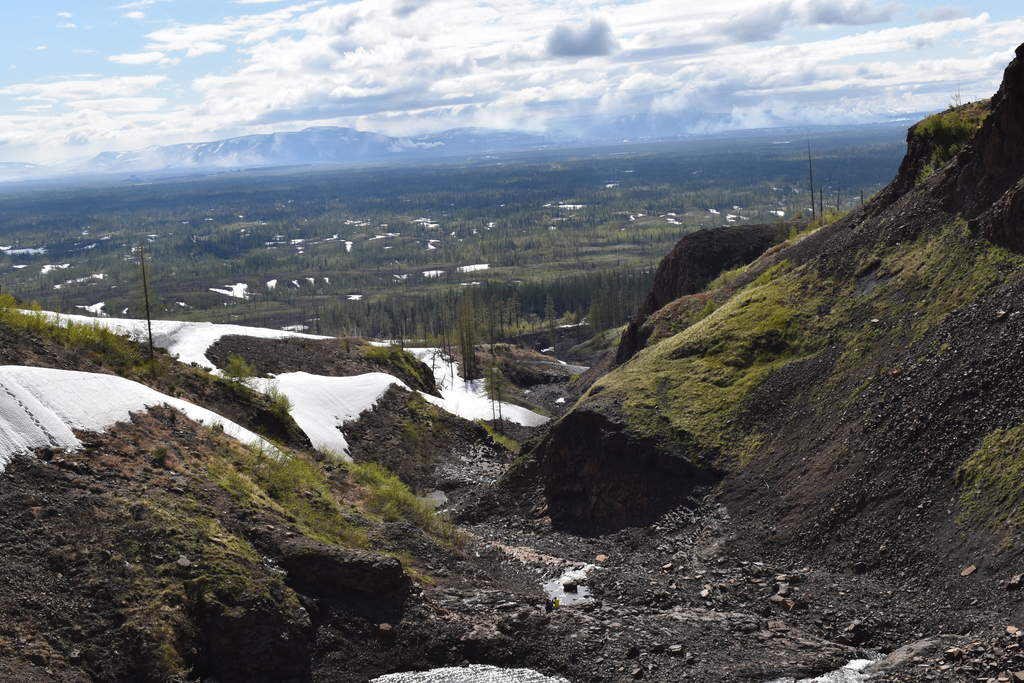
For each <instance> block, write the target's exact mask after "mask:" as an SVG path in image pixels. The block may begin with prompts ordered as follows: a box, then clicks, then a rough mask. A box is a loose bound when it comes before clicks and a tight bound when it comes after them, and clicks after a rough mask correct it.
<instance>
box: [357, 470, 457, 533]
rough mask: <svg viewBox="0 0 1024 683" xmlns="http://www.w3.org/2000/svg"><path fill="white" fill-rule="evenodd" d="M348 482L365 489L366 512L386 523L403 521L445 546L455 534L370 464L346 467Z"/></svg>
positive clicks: (393, 479)
mask: <svg viewBox="0 0 1024 683" xmlns="http://www.w3.org/2000/svg"><path fill="white" fill-rule="evenodd" d="M345 467H346V468H347V469H348V471H349V473H350V474H351V475H352V478H353V479H354V480H355V481H356V483H357V484H360V485H361V486H363V487H365V488H366V493H367V500H366V504H367V507H368V509H369V510H370V511H371V512H373V513H375V514H377V515H380V517H381V518H383V519H385V520H388V521H398V520H406V521H409V522H411V523H413V524H415V525H416V526H418V527H419V528H420V529H423V530H424V531H426V532H428V533H431V534H433V535H435V536H438V537H440V538H442V539H444V540H447V541H449V542H456V541H457V540H458V532H457V531H456V530H455V528H454V527H453V526H452V525H451V523H450V522H448V521H447V520H445V519H443V518H442V517H441V516H439V515H438V514H437V512H435V511H434V509H433V508H432V507H431V506H430V505H429V504H428V503H426V502H425V501H423V500H420V499H419V498H417V497H416V496H415V495H414V494H413V492H412V491H411V490H409V487H408V486H406V485H405V484H403V483H402V481H401V480H400V479H399V478H398V477H396V476H395V475H394V474H392V473H391V472H389V471H388V470H387V469H386V468H384V467H383V466H381V465H378V464H377V463H374V462H350V463H346V464H345Z"/></svg>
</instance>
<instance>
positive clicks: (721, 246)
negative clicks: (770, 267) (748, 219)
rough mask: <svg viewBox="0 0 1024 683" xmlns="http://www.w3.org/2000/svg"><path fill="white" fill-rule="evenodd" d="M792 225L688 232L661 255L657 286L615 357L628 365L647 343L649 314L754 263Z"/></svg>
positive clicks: (655, 280) (631, 324)
mask: <svg viewBox="0 0 1024 683" xmlns="http://www.w3.org/2000/svg"><path fill="white" fill-rule="evenodd" d="M792 227H793V225H792V224H791V223H775V224H770V225H745V226H742V227H740V226H736V227H731V226H730V227H722V228H712V229H708V230H700V231H698V232H694V233H690V234H689V235H685V236H683V237H682V238H681V239H680V240H679V241H678V242H676V246H675V247H673V249H672V251H670V252H669V253H668V255H667V256H666V257H665V258H664V259H662V261H661V264H660V265H659V266H658V271H657V273H655V276H654V285H653V286H652V288H651V291H650V293H649V294H648V295H647V298H646V299H644V302H643V305H641V306H640V310H639V311H637V313H636V315H634V316H633V319H632V320H631V321H630V322H629V326H628V327H627V328H626V331H625V332H623V334H622V339H621V341H620V342H619V348H618V351H617V352H616V355H615V362H616V364H621V363H625V362H626V361H627V360H629V359H630V358H632V357H633V356H634V355H635V354H636V352H637V351H639V350H640V349H642V348H643V347H644V345H645V344H646V343H647V338H648V337H649V335H650V331H649V330H646V329H645V328H644V322H645V321H646V320H647V318H648V317H649V316H650V315H652V314H653V313H655V312H656V311H658V310H659V309H661V308H662V307H663V306H665V305H666V304H668V303H670V302H672V301H674V300H676V299H678V298H679V297H681V296H684V295H686V294H693V293H695V292H699V291H701V290H702V289H703V288H704V287H705V285H707V284H708V282H710V281H711V280H713V279H714V278H715V277H716V276H717V275H718V274H719V273H721V272H722V271H725V270H729V269H730V268H735V267H736V266H742V265H745V264H747V263H750V262H751V261H753V260H754V259H756V258H757V257H758V256H760V255H761V254H762V253H764V251H765V250H766V249H768V248H769V247H771V246H773V245H775V244H778V243H779V242H782V241H783V240H785V239H786V236H787V235H788V234H789V230H790V229H791V228H792Z"/></svg>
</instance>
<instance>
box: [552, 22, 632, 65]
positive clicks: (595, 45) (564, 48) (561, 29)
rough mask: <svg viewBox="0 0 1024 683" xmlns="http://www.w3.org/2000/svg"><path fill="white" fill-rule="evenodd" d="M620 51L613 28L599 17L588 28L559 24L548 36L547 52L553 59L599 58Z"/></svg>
mask: <svg viewBox="0 0 1024 683" xmlns="http://www.w3.org/2000/svg"><path fill="white" fill-rule="evenodd" d="M618 49H619V44H618V42H617V41H616V40H615V35H614V34H613V33H612V29H611V26H609V25H608V22H607V21H605V20H604V19H600V18H597V17H595V18H593V19H591V20H590V23H589V24H587V25H586V26H581V25H572V24H559V25H558V26H556V27H555V28H553V29H552V30H551V33H549V34H548V40H547V51H548V54H549V55H551V56H552V57H599V56H602V55H610V54H612V53H613V52H616V51H617V50H618Z"/></svg>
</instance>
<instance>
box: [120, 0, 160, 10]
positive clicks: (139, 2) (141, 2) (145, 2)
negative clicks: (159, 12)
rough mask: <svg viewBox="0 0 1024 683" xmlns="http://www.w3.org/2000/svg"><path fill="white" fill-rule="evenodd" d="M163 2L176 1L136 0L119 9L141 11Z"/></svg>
mask: <svg viewBox="0 0 1024 683" xmlns="http://www.w3.org/2000/svg"><path fill="white" fill-rule="evenodd" d="M162 2H174V0H134V1H133V2H126V3H124V4H123V5H118V6H117V9H141V8H143V7H152V6H153V5H156V4H158V3H162Z"/></svg>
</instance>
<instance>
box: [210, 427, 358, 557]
mask: <svg viewBox="0 0 1024 683" xmlns="http://www.w3.org/2000/svg"><path fill="white" fill-rule="evenodd" d="M208 469H209V474H210V478H211V479H212V480H213V481H214V482H216V483H217V484H219V485H220V486H221V487H223V488H224V489H225V490H227V491H228V492H230V493H231V494H232V495H233V496H234V497H235V498H236V499H237V500H238V501H239V502H241V503H242V504H244V505H248V506H250V507H264V508H269V509H271V510H273V511H275V512H277V513H279V514H282V515H284V516H285V517H286V518H288V519H289V520H291V521H292V522H293V523H294V524H295V525H296V527H298V529H299V530H300V531H301V532H302V533H303V534H304V535H306V536H308V537H310V538H314V539H316V540H318V541H323V542H325V543H333V544H337V545H341V546H346V547H365V546H366V545H367V540H366V536H365V533H364V532H363V531H362V530H361V529H359V528H357V527H355V526H353V524H352V523H351V522H350V521H349V518H348V514H346V510H345V509H344V508H343V507H342V505H341V504H340V503H339V502H338V499H337V497H336V496H335V495H334V492H333V490H332V486H331V483H330V481H329V480H328V478H327V475H326V473H325V472H324V470H323V468H322V467H321V466H320V465H319V464H318V463H315V462H313V461H311V460H309V459H307V458H306V457H304V456H302V455H298V454H294V455H292V456H290V457H285V458H280V459H275V458H269V457H267V456H266V455H264V454H263V453H260V452H259V451H258V450H257V449H253V448H244V447H238V448H231V449H225V450H223V451H221V452H220V453H219V454H217V456H216V457H214V458H213V459H212V460H211V462H210V464H209V465H208Z"/></svg>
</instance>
